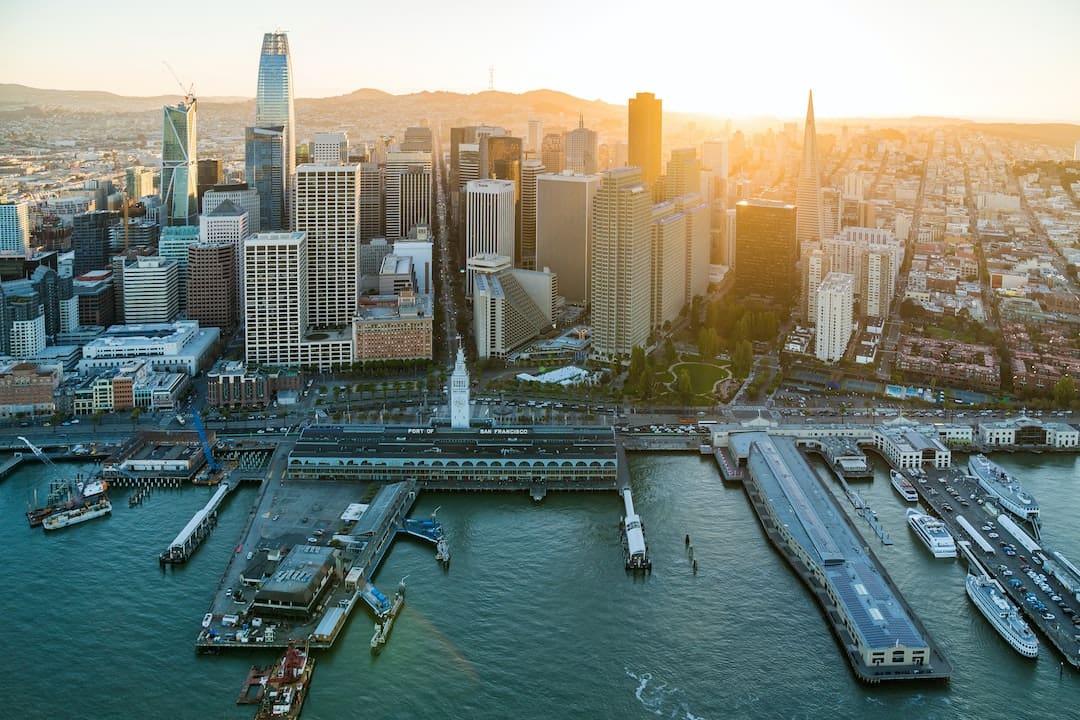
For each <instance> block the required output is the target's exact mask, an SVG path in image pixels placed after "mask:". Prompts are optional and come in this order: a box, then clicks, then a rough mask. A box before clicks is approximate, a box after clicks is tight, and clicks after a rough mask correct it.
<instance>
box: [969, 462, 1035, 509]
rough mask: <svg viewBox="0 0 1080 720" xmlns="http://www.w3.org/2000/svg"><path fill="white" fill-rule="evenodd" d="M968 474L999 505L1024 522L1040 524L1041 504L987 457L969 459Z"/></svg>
mask: <svg viewBox="0 0 1080 720" xmlns="http://www.w3.org/2000/svg"><path fill="white" fill-rule="evenodd" d="M968 472H970V473H971V474H972V475H974V476H975V477H976V478H977V479H978V481H979V487H981V488H982V489H983V490H985V491H986V492H987V494H989V495H990V496H991V497H993V498H994V500H995V501H996V502H997V504H998V505H1000V506H1001V507H1003V508H1005V509H1006V510H1008V511H1009V512H1011V513H1012V514H1013V515H1015V516H1016V517H1018V518H1020V519H1022V520H1028V521H1030V522H1032V523H1034V524H1038V522H1039V503H1038V502H1037V501H1036V500H1035V498H1034V496H1032V494H1031V493H1029V492H1028V491H1026V490H1025V489H1024V486H1023V485H1021V484H1020V482H1019V481H1018V480H1017V479H1016V478H1015V477H1013V476H1012V475H1010V474H1009V473H1007V472H1005V471H1004V470H1002V469H1001V467H1000V466H999V465H998V464H997V463H995V462H994V461H992V460H991V459H990V458H988V457H986V456H985V455H982V454H979V455H972V456H971V457H970V458H968Z"/></svg>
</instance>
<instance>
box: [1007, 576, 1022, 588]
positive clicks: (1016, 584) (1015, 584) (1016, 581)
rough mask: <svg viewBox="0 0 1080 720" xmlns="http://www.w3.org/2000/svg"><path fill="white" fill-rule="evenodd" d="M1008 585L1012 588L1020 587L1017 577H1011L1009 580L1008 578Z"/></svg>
mask: <svg viewBox="0 0 1080 720" xmlns="http://www.w3.org/2000/svg"><path fill="white" fill-rule="evenodd" d="M1009 585H1011V586H1012V587H1014V588H1018V587H1020V580H1019V579H1018V578H1012V579H1011V580H1009Z"/></svg>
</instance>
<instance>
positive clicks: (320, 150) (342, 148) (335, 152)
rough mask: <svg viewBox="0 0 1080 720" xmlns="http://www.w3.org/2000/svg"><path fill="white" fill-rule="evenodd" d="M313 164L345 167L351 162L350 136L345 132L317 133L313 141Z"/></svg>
mask: <svg viewBox="0 0 1080 720" xmlns="http://www.w3.org/2000/svg"><path fill="white" fill-rule="evenodd" d="M311 162H313V163H315V164H316V165H345V164H347V163H348V162H349V136H348V134H347V133H344V132H332V133H315V139H313V140H312V141H311Z"/></svg>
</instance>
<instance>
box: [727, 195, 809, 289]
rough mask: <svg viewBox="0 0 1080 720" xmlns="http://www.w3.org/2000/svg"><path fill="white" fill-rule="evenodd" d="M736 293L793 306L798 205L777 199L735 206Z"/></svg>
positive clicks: (797, 251) (796, 256) (796, 258)
mask: <svg viewBox="0 0 1080 720" xmlns="http://www.w3.org/2000/svg"><path fill="white" fill-rule="evenodd" d="M735 257H736V258H737V262H736V265H735V292H736V293H737V295H738V296H739V297H740V298H745V297H747V296H750V295H757V296H761V297H767V298H771V299H773V300H774V301H776V302H777V303H779V304H780V305H784V306H790V305H792V303H793V302H794V301H795V299H796V298H797V297H798V291H799V278H798V275H797V273H796V263H798V261H799V245H798V243H797V242H796V240H795V206H794V205H788V204H787V203H783V202H778V201H775V200H743V201H741V202H739V203H737V204H736V205H735Z"/></svg>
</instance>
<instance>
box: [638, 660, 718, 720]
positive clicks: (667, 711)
mask: <svg viewBox="0 0 1080 720" xmlns="http://www.w3.org/2000/svg"><path fill="white" fill-rule="evenodd" d="M626 675H627V677H630V678H633V679H634V680H637V683H638V685H637V688H636V689H635V690H634V697H635V698H637V700H638V702H639V703H641V706H642V707H644V708H645V709H646V710H648V711H649V712H651V713H652V714H653V715H656V716H658V717H667V718H671V719H672V720H705V718H704V717H702V716H700V715H695V714H694V713H692V712H690V706H689V705H688V704H687V703H686V701H685V700H684V699H683V696H684V695H685V693H683V691H682V690H680V689H679V688H677V687H668V684H667V683H665V682H656V683H654V682H653V676H652V673H648V672H644V673H641V674H640V675H638V674H636V673H634V672H633V671H632V670H630V669H629V668H627V669H626Z"/></svg>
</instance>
